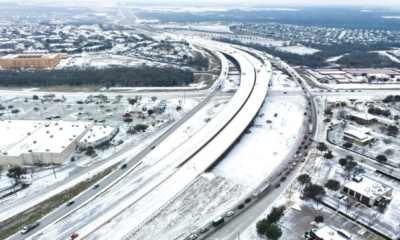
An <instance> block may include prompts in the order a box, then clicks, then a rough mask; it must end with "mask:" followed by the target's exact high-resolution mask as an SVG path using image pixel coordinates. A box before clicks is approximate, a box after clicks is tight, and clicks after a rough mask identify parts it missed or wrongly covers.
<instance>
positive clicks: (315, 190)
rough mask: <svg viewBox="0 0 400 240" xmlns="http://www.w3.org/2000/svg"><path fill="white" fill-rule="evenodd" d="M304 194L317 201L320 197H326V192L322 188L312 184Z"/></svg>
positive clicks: (306, 188)
mask: <svg viewBox="0 0 400 240" xmlns="http://www.w3.org/2000/svg"><path fill="white" fill-rule="evenodd" d="M304 194H306V195H307V196H309V197H311V198H314V199H317V198H318V197H320V196H324V195H325V194H326V192H325V189H324V188H323V187H322V186H320V185H318V184H313V183H310V184H308V185H307V186H306V187H305V188H304Z"/></svg>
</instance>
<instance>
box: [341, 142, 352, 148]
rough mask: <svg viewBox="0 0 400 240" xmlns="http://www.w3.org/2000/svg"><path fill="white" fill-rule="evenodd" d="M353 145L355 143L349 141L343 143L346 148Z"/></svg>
mask: <svg viewBox="0 0 400 240" xmlns="http://www.w3.org/2000/svg"><path fill="white" fill-rule="evenodd" d="M352 146H353V144H352V143H349V142H346V143H344V144H343V147H344V148H351V147H352Z"/></svg>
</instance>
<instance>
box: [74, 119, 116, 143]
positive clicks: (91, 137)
mask: <svg viewBox="0 0 400 240" xmlns="http://www.w3.org/2000/svg"><path fill="white" fill-rule="evenodd" d="M118 131H119V129H118V128H117V127H111V126H103V125H94V126H93V127H92V128H91V129H90V130H89V131H87V133H86V134H85V135H84V136H83V137H82V138H81V139H80V140H79V142H78V146H79V148H81V149H89V148H92V149H95V148H97V147H99V146H101V145H103V144H105V143H109V142H110V141H111V140H112V139H113V138H114V136H115V135H116V134H117V133H118Z"/></svg>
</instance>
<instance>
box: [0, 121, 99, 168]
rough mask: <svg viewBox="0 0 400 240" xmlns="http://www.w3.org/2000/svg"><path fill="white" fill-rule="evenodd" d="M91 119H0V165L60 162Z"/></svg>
mask: <svg viewBox="0 0 400 240" xmlns="http://www.w3.org/2000/svg"><path fill="white" fill-rule="evenodd" d="M92 126H93V123H92V122H65V121H42V120H40V121H36V120H34V121H31V120H3V121H0V132H1V133H2V136H7V137H3V138H0V165H9V164H12V165H14V164H17V165H24V164H42V163H43V164H50V163H54V164H62V163H63V162H64V161H65V160H67V159H68V157H69V156H70V155H71V154H72V153H73V152H74V151H75V149H76V147H77V141H78V140H79V139H80V138H81V137H82V136H83V135H85V134H86V132H87V131H88V130H89V129H90V128H91V127H92Z"/></svg>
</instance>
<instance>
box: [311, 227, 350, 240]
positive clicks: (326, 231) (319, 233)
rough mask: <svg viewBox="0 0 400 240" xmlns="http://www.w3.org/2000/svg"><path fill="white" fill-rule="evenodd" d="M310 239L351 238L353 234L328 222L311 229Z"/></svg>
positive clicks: (344, 239) (345, 239)
mask: <svg viewBox="0 0 400 240" xmlns="http://www.w3.org/2000/svg"><path fill="white" fill-rule="evenodd" d="M310 239H313V240H349V239H353V236H352V235H351V234H350V233H348V232H347V231H345V230H343V229H336V228H334V227H332V226H329V225H327V224H322V225H321V226H320V227H319V228H315V229H311V230H310Z"/></svg>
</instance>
